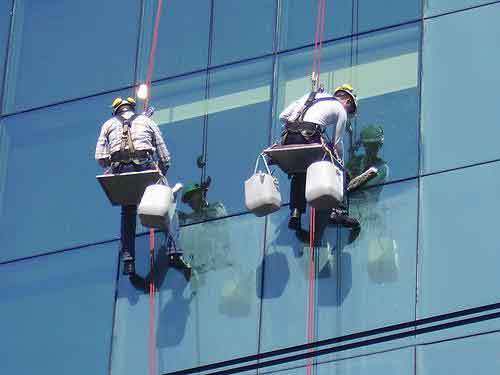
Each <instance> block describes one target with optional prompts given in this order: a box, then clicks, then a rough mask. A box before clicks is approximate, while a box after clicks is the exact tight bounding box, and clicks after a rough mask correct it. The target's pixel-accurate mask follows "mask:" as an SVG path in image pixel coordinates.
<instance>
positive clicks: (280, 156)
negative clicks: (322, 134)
mask: <svg viewBox="0 0 500 375" xmlns="http://www.w3.org/2000/svg"><path fill="white" fill-rule="evenodd" d="M263 152H264V154H265V155H266V156H267V157H268V159H269V164H274V165H277V166H278V167H279V168H280V169H281V170H283V172H285V173H287V174H293V173H301V172H306V170H307V167H309V166H310V165H311V164H312V163H314V162H315V161H319V160H322V159H323V157H324V156H325V148H324V146H323V145H322V144H321V143H308V144H292V145H281V144H275V145H273V146H271V147H269V148H267V149H265V150H264V151H263Z"/></svg>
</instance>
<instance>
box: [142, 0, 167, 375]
mask: <svg viewBox="0 0 500 375" xmlns="http://www.w3.org/2000/svg"><path fill="white" fill-rule="evenodd" d="M162 6H163V0H158V5H157V8H156V17H155V25H154V30H153V40H152V41H151V50H150V51H149V63H148V70H147V73H146V82H145V83H146V87H147V90H148V93H149V95H147V96H146V99H145V100H144V110H146V109H147V108H148V106H149V97H150V95H151V81H152V79H153V71H154V62H155V58H156V47H157V45H158V33H159V30H160V16H161V9H162ZM154 256H155V231H154V229H150V230H149V267H150V275H151V277H150V279H149V375H156V374H157V373H158V372H157V368H156V363H157V361H156V328H155V322H156V301H155V296H156V285H155V275H154Z"/></svg>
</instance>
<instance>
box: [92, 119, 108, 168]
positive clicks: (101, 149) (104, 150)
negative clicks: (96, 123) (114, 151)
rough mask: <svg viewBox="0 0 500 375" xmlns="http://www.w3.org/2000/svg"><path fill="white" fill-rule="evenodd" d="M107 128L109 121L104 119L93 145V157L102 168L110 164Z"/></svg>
mask: <svg viewBox="0 0 500 375" xmlns="http://www.w3.org/2000/svg"><path fill="white" fill-rule="evenodd" d="M108 128H109V122H108V121H106V122H105V123H104V125H103V126H102V127H101V133H100V134H99V137H98V138H97V144H96V146H95V159H96V160H97V162H98V163H99V165H100V166H101V167H103V168H106V167H109V165H110V159H109V158H110V155H109V143H108V136H107V132H108Z"/></svg>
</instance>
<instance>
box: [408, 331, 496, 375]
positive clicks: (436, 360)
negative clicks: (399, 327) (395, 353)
mask: <svg viewBox="0 0 500 375" xmlns="http://www.w3.org/2000/svg"><path fill="white" fill-rule="evenodd" d="M499 343H500V334H498V333H493V334H489V335H481V336H476V337H469V338H464V339H461V340H453V341H445V342H441V343H436V344H433V345H424V346H419V347H418V348H417V360H418V364H419V369H420V370H419V372H418V373H419V374H421V375H430V374H439V373H443V372H449V371H453V373H454V374H457V375H465V374H472V373H478V374H495V373H497V372H498V368H499V364H498V345H499Z"/></svg>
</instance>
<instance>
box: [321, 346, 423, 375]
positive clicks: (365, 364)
mask: <svg viewBox="0 0 500 375" xmlns="http://www.w3.org/2000/svg"><path fill="white" fill-rule="evenodd" d="M414 353H415V351H414V349H413V348H405V349H400V350H392V351H387V352H382V353H377V354H372V355H368V356H362V357H358V358H350V359H346V360H342V361H337V362H330V363H322V364H319V365H318V366H317V371H316V374H317V375H327V374H328V375H330V374H339V375H340V374H342V375H365V374H370V375H391V374H392V375H414V373H415V354H414Z"/></svg>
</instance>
